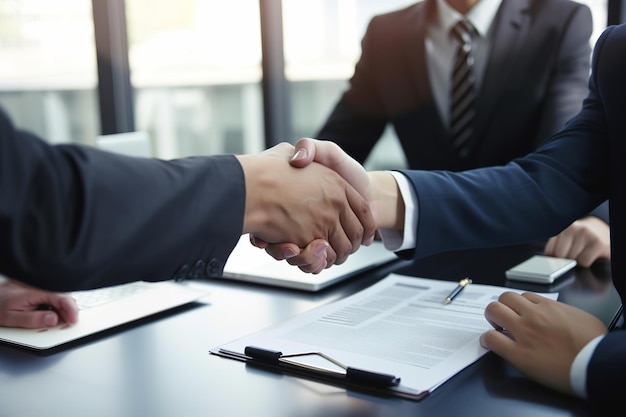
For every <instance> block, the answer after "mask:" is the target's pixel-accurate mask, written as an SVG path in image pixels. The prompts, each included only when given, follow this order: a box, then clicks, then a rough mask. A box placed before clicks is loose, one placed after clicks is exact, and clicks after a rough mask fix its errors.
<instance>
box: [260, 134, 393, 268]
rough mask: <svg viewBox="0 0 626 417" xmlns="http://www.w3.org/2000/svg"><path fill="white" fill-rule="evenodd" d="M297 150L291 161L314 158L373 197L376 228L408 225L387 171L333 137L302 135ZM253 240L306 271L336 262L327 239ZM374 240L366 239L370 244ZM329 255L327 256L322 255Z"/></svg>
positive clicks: (298, 162) (308, 161) (304, 164)
mask: <svg viewBox="0 0 626 417" xmlns="http://www.w3.org/2000/svg"><path fill="white" fill-rule="evenodd" d="M295 149H296V152H295V154H294V155H293V157H292V158H291V165H292V166H294V167H298V168H304V167H307V166H308V165H310V164H311V163H313V162H317V163H320V164H322V165H324V166H327V167H329V168H331V169H332V170H333V171H335V172H337V173H338V174H339V175H341V177H342V178H343V179H345V180H346V181H348V182H349V183H350V184H351V185H352V186H354V188H355V189H356V190H357V191H358V192H359V193H360V194H361V195H362V196H364V197H365V198H366V199H367V200H368V201H369V203H370V204H369V206H370V208H371V210H372V213H373V215H374V221H375V224H376V229H378V228H401V227H403V225H404V202H403V201H402V198H401V197H400V193H399V190H398V187H397V184H396V182H395V180H394V179H393V177H392V176H391V175H390V174H389V173H386V172H369V173H368V172H367V171H366V170H365V168H363V167H362V166H361V165H360V164H359V163H358V162H357V161H355V160H354V159H353V158H351V157H350V156H349V155H348V154H346V153H345V152H344V151H343V150H342V149H341V148H340V147H339V146H338V145H337V144H335V143H334V142H330V141H323V140H316V139H310V138H302V139H300V140H299V141H298V142H297V143H296V147H295ZM251 241H252V244H254V245H255V246H258V247H260V248H264V249H265V250H266V251H267V253H269V254H270V255H271V256H273V257H274V258H275V259H279V260H280V259H287V262H289V263H290V264H291V265H297V266H298V267H299V268H300V269H301V270H303V271H305V272H312V273H319V272H321V271H322V270H323V269H324V268H328V267H330V266H331V265H333V264H335V263H337V264H338V263H341V262H343V261H341V260H339V261H337V262H336V261H335V259H336V257H335V255H334V252H333V250H332V248H327V250H326V252H324V251H323V250H322V249H323V247H324V244H325V242H323V241H321V240H316V241H313V242H311V244H309V245H308V246H307V247H305V248H301V247H299V246H298V245H296V244H294V243H285V242H283V243H273V244H268V243H267V242H265V241H263V240H262V239H259V238H258V236H251ZM371 241H372V240H368V241H366V242H363V244H365V245H368V244H370V243H371ZM324 255H325V258H326V259H325V260H324V259H321V258H320V257H321V256H324Z"/></svg>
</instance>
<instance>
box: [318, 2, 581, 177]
mask: <svg viewBox="0 0 626 417" xmlns="http://www.w3.org/2000/svg"><path fill="white" fill-rule="evenodd" d="M436 16H437V3H436V2H435V1H434V0H425V1H424V2H421V3H418V4H416V5H413V6H410V7H407V8H405V9H403V10H399V11H395V12H391V13H388V14H384V15H380V16H376V17H374V18H373V19H372V20H371V22H370V24H369V27H368V29H367V33H366V34H365V36H364V38H363V42H362V55H361V58H360V59H359V61H358V63H357V65H356V67H355V72H354V75H353V77H352V78H351V80H350V85H349V88H348V89H347V90H346V91H345V92H344V94H343V96H342V97H341V99H340V100H339V102H338V103H337V105H336V107H335V108H334V110H333V112H332V113H331V115H330V117H329V118H328V120H327V122H326V124H325V125H324V126H323V127H322V129H321V130H320V131H319V133H318V134H317V137H319V138H322V139H330V140H333V141H335V142H337V143H338V144H339V145H340V146H341V147H342V148H343V149H344V150H346V151H347V152H348V153H349V154H350V155H352V156H353V157H354V158H355V159H357V160H358V161H360V162H363V161H364V160H365V159H366V157H367V156H368V154H369V152H370V151H371V150H372V148H373V147H374V145H375V143H376V141H377V140H378V139H379V138H380V136H381V134H382V132H383V130H384V128H385V126H386V125H387V124H391V125H392V126H393V128H394V129H395V131H396V133H397V136H398V138H399V140H400V142H401V144H402V148H403V149H404V153H405V154H406V157H407V161H408V164H409V168H411V169H448V170H454V171H458V170H462V169H469V168H477V167H482V166H489V165H501V164H505V163H507V162H509V161H510V160H511V159H513V158H515V157H518V156H522V155H525V154H526V153H528V152H530V151H531V150H533V149H535V148H536V147H537V145H539V144H540V143H541V142H543V141H544V140H545V139H546V138H548V137H549V136H550V135H551V134H553V133H555V132H556V131H557V130H558V129H560V128H561V127H562V126H563V125H564V124H565V122H566V121H567V120H568V119H569V118H570V117H572V116H573V115H574V114H576V112H577V111H578V110H579V109H580V107H581V104H582V100H583V99H584V97H585V95H586V92H587V79H588V77H589V61H590V56H591V46H590V44H589V38H590V36H591V32H592V19H591V12H590V10H589V8H588V7H587V6H585V5H582V4H579V3H575V2H573V1H569V0H503V2H502V5H501V7H500V9H499V11H498V13H497V16H496V18H495V20H494V24H493V25H492V29H491V31H490V33H489V34H488V36H489V40H490V43H491V48H492V50H491V53H490V55H489V57H488V62H487V65H486V71H485V75H484V79H483V85H482V89H481V92H480V94H479V99H478V109H477V120H476V128H475V131H474V135H473V136H472V138H471V139H470V140H471V143H472V145H473V146H472V150H471V154H470V155H469V158H468V159H467V160H464V161H463V160H460V159H459V158H458V157H457V156H456V154H455V153H454V151H453V149H452V147H451V145H450V141H449V139H448V133H447V127H446V126H444V124H443V122H442V120H441V117H440V115H439V112H438V111H437V108H436V105H435V102H434V99H433V94H432V91H431V88H430V84H429V78H428V74H427V66H426V51H425V37H426V30H427V26H428V25H429V24H430V23H431V22H433V20H434V19H436Z"/></svg>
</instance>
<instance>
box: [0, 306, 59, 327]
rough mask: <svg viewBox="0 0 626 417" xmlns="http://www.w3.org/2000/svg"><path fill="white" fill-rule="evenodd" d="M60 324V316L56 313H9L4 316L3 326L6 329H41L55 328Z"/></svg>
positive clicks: (38, 311) (43, 311) (33, 311)
mask: <svg viewBox="0 0 626 417" xmlns="http://www.w3.org/2000/svg"><path fill="white" fill-rule="evenodd" d="M58 323H59V316H58V315H57V313H56V312H55V311H45V310H32V311H7V312H5V313H4V314H3V315H2V322H1V323H0V324H2V325H3V326H6V327H19V328H25V329H41V328H47V327H54V326H56V325H57V324H58Z"/></svg>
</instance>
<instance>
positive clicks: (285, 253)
mask: <svg viewBox="0 0 626 417" xmlns="http://www.w3.org/2000/svg"><path fill="white" fill-rule="evenodd" d="M265 252H267V253H268V254H269V255H270V256H271V257H272V258H274V259H276V260H278V261H281V260H283V259H290V258H293V257H294V256H297V255H299V254H300V247H299V246H298V245H296V244H295V243H272V244H266V246H265Z"/></svg>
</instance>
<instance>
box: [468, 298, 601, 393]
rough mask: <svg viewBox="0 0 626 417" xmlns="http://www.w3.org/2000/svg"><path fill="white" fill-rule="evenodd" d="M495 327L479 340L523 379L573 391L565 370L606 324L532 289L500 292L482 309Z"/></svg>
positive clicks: (567, 370) (561, 389)
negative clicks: (520, 374) (512, 367)
mask: <svg viewBox="0 0 626 417" xmlns="http://www.w3.org/2000/svg"><path fill="white" fill-rule="evenodd" d="M485 317H486V318H487V320H488V321H489V322H490V323H491V325H492V326H493V327H494V328H495V329H496V330H490V331H488V332H485V333H484V334H483V335H482V336H481V339H480V343H481V344H482V345H483V346H484V347H485V348H487V349H491V350H492V351H494V352H495V353H496V354H498V355H499V356H502V357H503V358H504V359H505V360H507V361H509V362H510V363H511V364H512V365H513V366H514V367H515V368H517V369H518V370H519V371H520V372H521V373H523V374H524V375H526V376H527V377H529V378H531V379H533V380H535V381H536V382H539V383H540V384H543V385H545V386H548V387H550V388H552V389H555V390H557V391H560V392H563V393H566V394H573V390H572V387H571V384H570V368H571V366H572V363H573V362H574V359H575V358H576V355H577V354H578V352H580V350H581V349H582V348H583V347H585V345H586V344H587V343H589V342H590V341H591V340H592V339H594V338H596V337H597V336H599V335H602V334H605V333H606V332H607V328H606V327H605V326H604V324H603V323H602V322H601V321H600V320H598V319H597V318H596V317H595V316H592V315H591V314H589V313H587V312H585V311H583V310H580V309H578V308H575V307H572V306H570V305H567V304H565V303H561V302H558V301H554V300H551V299H549V298H546V297H543V296H541V295H538V294H534V293H524V294H521V295H520V294H517V293H514V292H505V293H503V294H502V295H500V297H499V299H498V301H494V302H492V303H490V304H489V305H488V306H487V308H486V309H485Z"/></svg>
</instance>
